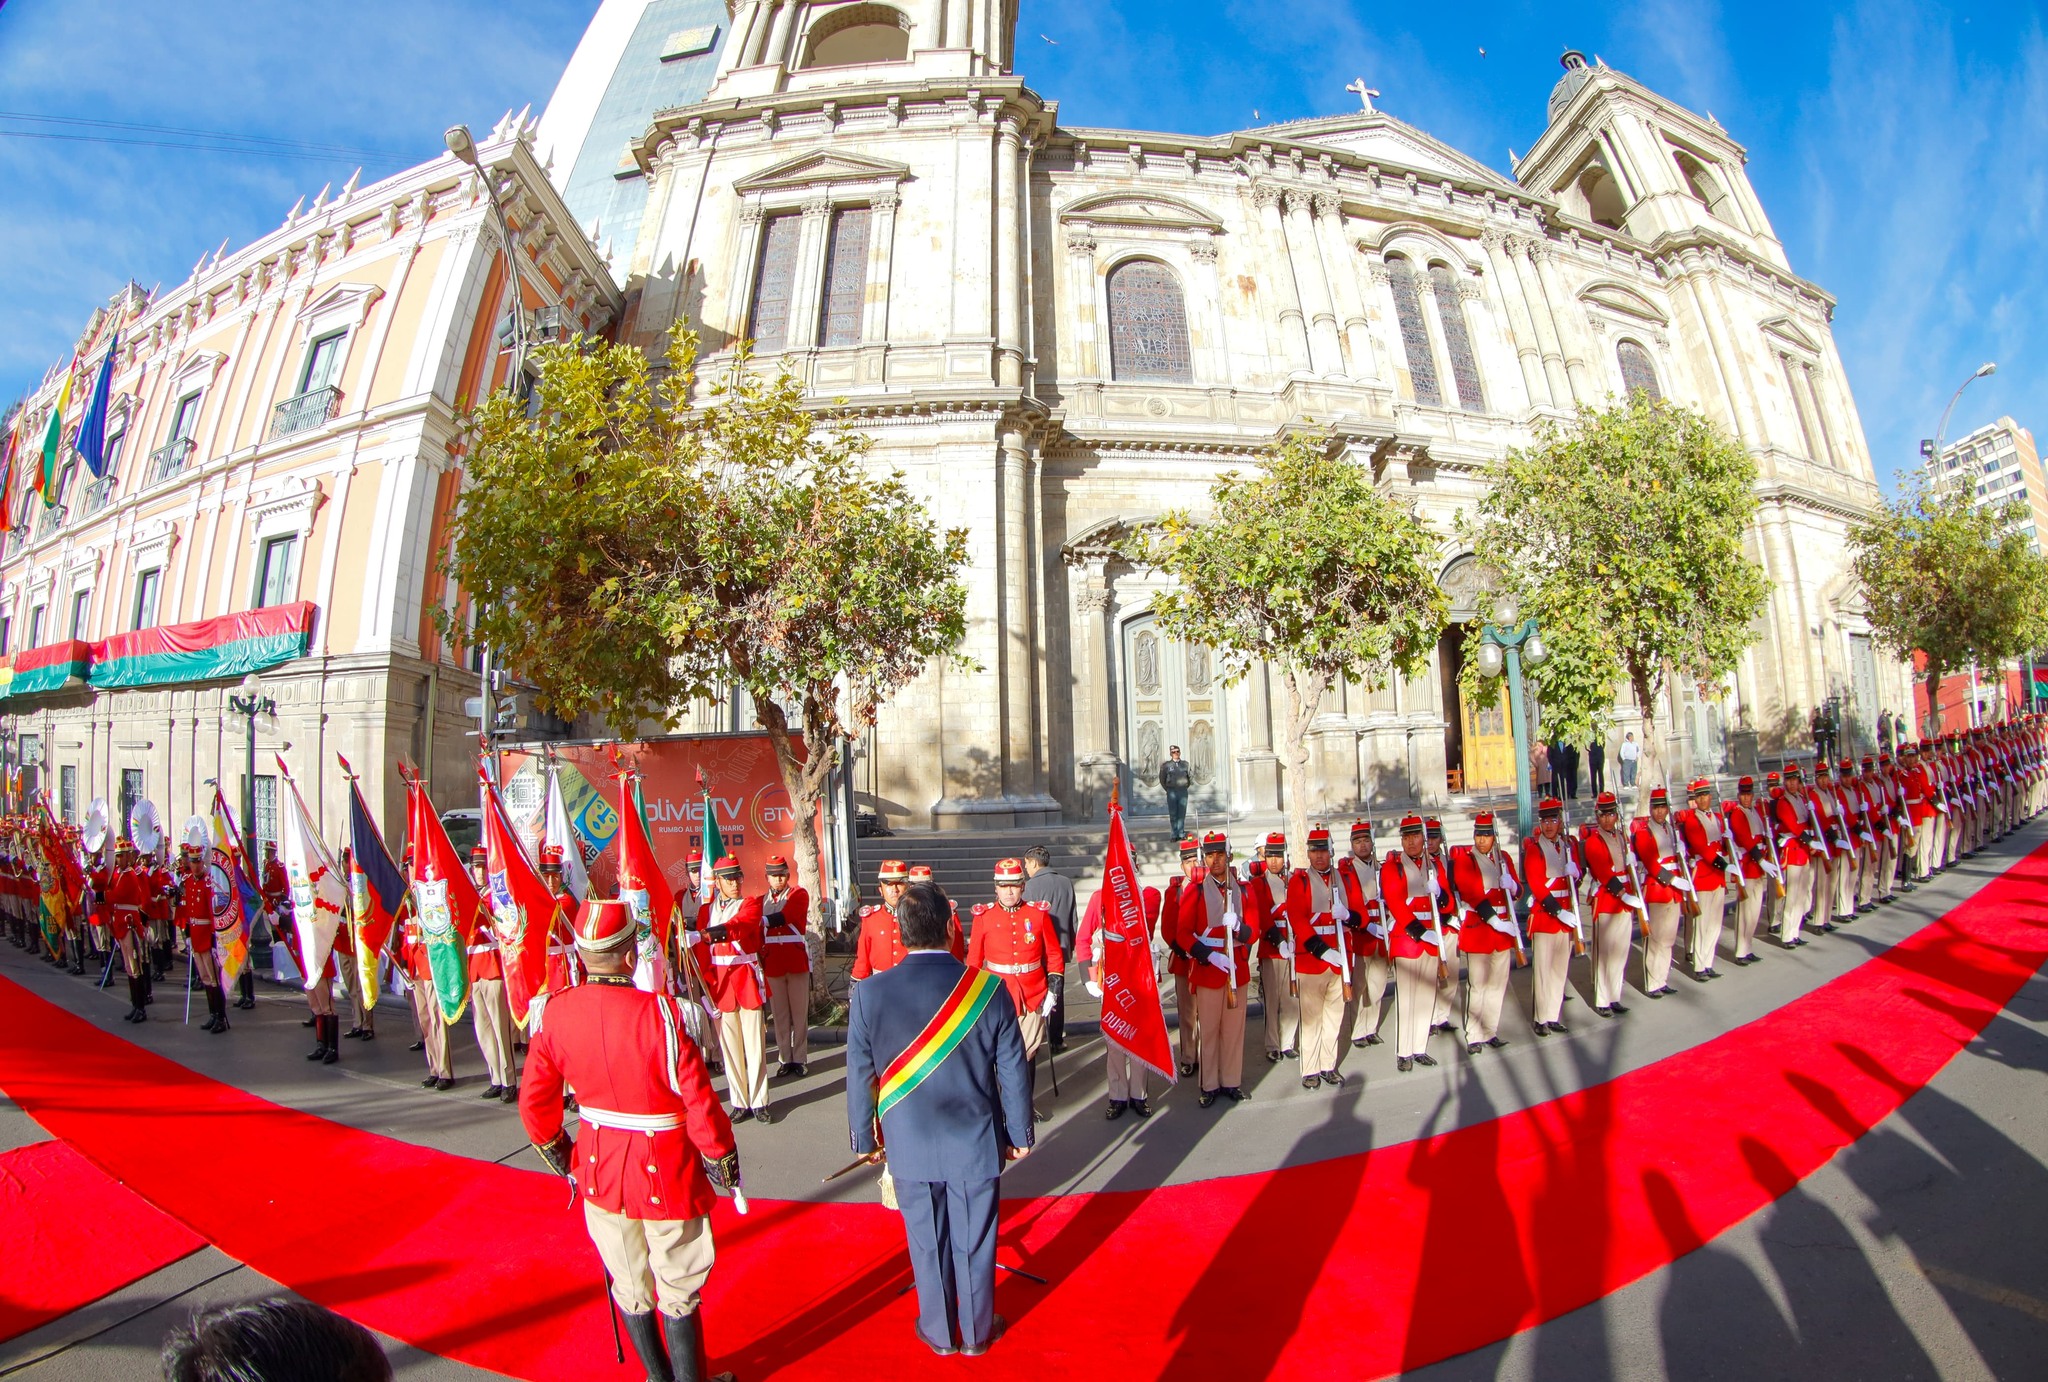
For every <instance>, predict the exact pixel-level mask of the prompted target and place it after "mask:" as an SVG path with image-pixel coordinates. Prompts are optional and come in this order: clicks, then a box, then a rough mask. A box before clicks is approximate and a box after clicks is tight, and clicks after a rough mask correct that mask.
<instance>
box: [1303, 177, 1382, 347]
mask: <svg viewBox="0 0 2048 1382" xmlns="http://www.w3.org/2000/svg"><path fill="white" fill-rule="evenodd" d="M1315 228H1316V249H1317V251H1318V252H1319V253H1320V254H1321V255H1322V260H1323V266H1324V269H1325V272H1326V275H1327V277H1328V278H1329V281H1330V287H1331V290H1332V292H1333V295H1334V297H1335V300H1336V307H1337V315H1338V318H1339V324H1340V326H1341V328H1342V332H1341V334H1342V337H1343V343H1344V351H1345V355H1346V357H1347V359H1346V366H1347V368H1346V369H1345V371H1344V372H1345V374H1346V375H1348V376H1349V377H1350V378H1353V379H1376V378H1378V377H1379V375H1378V370H1377V368H1376V361H1375V360H1374V357H1373V352H1372V334H1371V330H1370V328H1369V327H1368V325H1367V321H1366V313H1365V298H1364V295H1363V294H1361V293H1360V292H1359V289H1358V272H1357V269H1356V268H1355V266H1354V265H1353V264H1352V262H1351V250H1350V248H1349V247H1348V246H1347V245H1346V244H1345V243H1344V199H1343V198H1342V197H1339V196H1338V195H1337V194H1336V193H1335V192H1318V193H1316V221H1315Z"/></svg>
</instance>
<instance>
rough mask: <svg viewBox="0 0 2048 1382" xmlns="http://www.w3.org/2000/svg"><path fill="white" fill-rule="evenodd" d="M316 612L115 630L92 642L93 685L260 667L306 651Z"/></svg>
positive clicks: (214, 675) (225, 674) (309, 608)
mask: <svg viewBox="0 0 2048 1382" xmlns="http://www.w3.org/2000/svg"><path fill="white" fill-rule="evenodd" d="M318 613H319V609H318V606H316V605H314V604H313V603H312V602H311V601H309V600H302V601H300V602H298V603H297V604H290V605H272V606H270V607H269V608H267V609H252V610H245V611H243V612H242V613H240V614H223V615H222V616H220V617H219V618H218V619H200V620H196V621H195V622H193V623H190V624H164V625H160V626H158V627H156V628H150V629H137V630H135V632H133V633H117V634H115V635H114V636H113V637H112V638H109V639H107V640H106V641H105V642H103V643H95V644H94V645H93V647H92V652H93V668H92V684H93V685H94V686H96V687H99V688H101V689H112V688H115V687H124V686H163V685H166V684H169V683H174V682H192V681H218V680H222V679H224V678H239V677H245V676H247V675H248V674H249V673H251V672H261V671H263V670H264V669H266V668H269V667H275V666H277V665H278V664H279V663H281V662H290V661H291V660H292V659H293V658H299V657H304V656H305V655H306V649H307V648H308V646H310V645H311V643H312V641H313V620H314V617H315V616H316V615H317V614H318ZM16 666H17V668H19V666H20V664H19V662H17V663H16ZM17 675H18V673H17Z"/></svg>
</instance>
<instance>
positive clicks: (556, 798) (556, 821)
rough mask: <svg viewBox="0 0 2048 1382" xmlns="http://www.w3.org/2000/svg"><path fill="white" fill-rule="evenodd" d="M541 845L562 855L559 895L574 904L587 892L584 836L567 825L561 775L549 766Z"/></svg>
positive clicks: (588, 890) (588, 878) (567, 814)
mask: <svg viewBox="0 0 2048 1382" xmlns="http://www.w3.org/2000/svg"><path fill="white" fill-rule="evenodd" d="M541 843H543V844H549V845H553V846H554V847H555V848H556V849H559V850H560V851H562V891H563V892H565V893H567V894H569V896H570V897H572V898H574V899H575V900H576V901H577V902H579V903H580V902H581V901H583V899H584V898H585V897H586V896H587V895H588V894H589V892H590V870H589V868H588V867H587V866H586V864H587V861H586V860H585V859H584V857H583V835H582V833H581V832H580V831H578V830H577V829H576V827H575V826H573V825H571V824H569V803H568V802H567V801H566V800H565V799H564V798H563V796H562V772H561V769H559V768H557V767H556V766H555V765H554V763H553V762H552V761H551V762H549V764H548V801H547V807H546V809H545V811H544V812H543V813H542V816H541Z"/></svg>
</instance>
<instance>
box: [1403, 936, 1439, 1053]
mask: <svg viewBox="0 0 2048 1382" xmlns="http://www.w3.org/2000/svg"><path fill="white" fill-rule="evenodd" d="M1436 1001H1437V996H1436V956H1434V955H1417V956H1415V957H1413V958H1411V959H1401V958H1398V957H1397V958H1396V959H1395V960H1394V1010H1395V1011H1394V1019H1395V1020H1394V1054H1395V1055H1397V1056H1419V1055H1421V1054H1422V1053H1423V1051H1424V1049H1425V1048H1427V1047H1428V1045H1429V1025H1430V1023H1431V1022H1432V1021H1434V1020H1435V1017H1436Z"/></svg>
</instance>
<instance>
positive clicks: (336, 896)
mask: <svg viewBox="0 0 2048 1382" xmlns="http://www.w3.org/2000/svg"><path fill="white" fill-rule="evenodd" d="M277 771H278V772H279V774H281V775H282V776H283V778H284V785H285V787H286V788H287V790H288V794H289V800H288V801H287V802H286V803H285V806H286V810H285V817H284V829H283V830H281V831H280V832H278V833H279V834H280V835H281V836H282V838H281V839H280V840H279V841H278V851H277V852H278V853H279V854H280V855H281V856H283V858H284V872H285V877H287V878H289V879H291V883H292V926H293V929H295V930H296V931H297V932H298V933H299V956H300V965H299V967H300V969H301V970H303V971H304V974H303V977H304V979H305V981H306V992H308V993H311V992H312V991H313V989H314V988H315V987H316V986H317V985H318V984H319V982H320V976H321V975H322V974H324V973H326V972H327V959H328V956H330V955H332V954H333V953H334V933H335V932H336V931H338V930H340V929H341V923H342V918H343V916H344V914H345V912H346V909H347V907H348V889H347V887H346V886H345V885H344V883H343V881H342V877H341V870H340V869H339V868H337V867H335V863H334V856H333V855H331V854H329V853H328V852H327V844H326V842H325V841H324V840H322V839H321V838H320V832H319V831H317V830H315V829H314V828H313V818H312V817H311V816H309V815H307V814H306V802H305V798H303V797H301V796H300V795H299V784H298V783H296V782H294V781H293V780H292V773H291V769H290V768H287V767H286V766H285V764H284V755H283V754H279V755H278V756H277Z"/></svg>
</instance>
